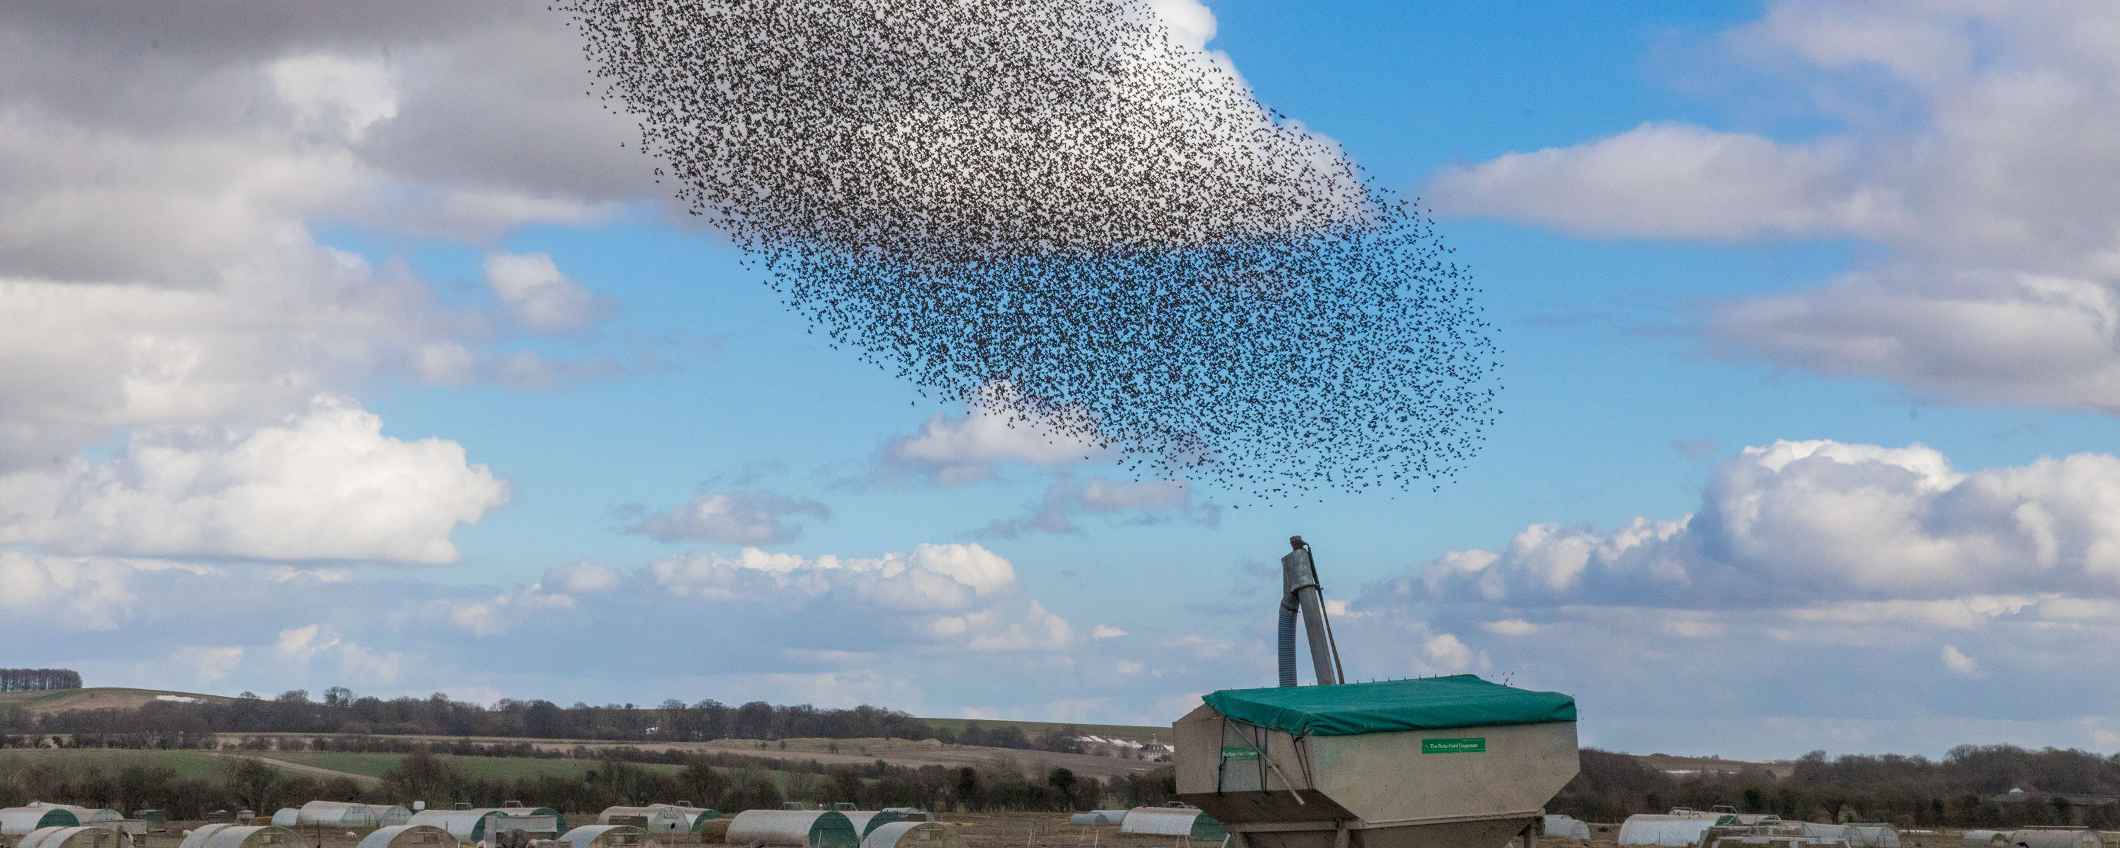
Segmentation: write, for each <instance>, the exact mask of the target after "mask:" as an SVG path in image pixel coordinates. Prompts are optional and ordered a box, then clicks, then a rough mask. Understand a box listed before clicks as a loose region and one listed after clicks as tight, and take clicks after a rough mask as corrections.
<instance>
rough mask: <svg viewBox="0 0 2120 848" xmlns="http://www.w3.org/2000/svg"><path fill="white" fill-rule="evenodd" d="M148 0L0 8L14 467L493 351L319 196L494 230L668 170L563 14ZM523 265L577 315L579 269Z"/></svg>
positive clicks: (493, 366)
mask: <svg viewBox="0 0 2120 848" xmlns="http://www.w3.org/2000/svg"><path fill="white" fill-rule="evenodd" d="M133 11H135V10H132V9H130V8H126V7H125V6H124V4H110V3H104V2H100V0H92V2H87V3H47V2H31V3H17V4H9V5H8V6H7V7H6V8H5V9H0V78H4V79H7V80H8V81H9V85H8V87H7V90H6V92H5V93H4V94H0V314H5V315H7V316H9V332H7V333H5V334H0V408H4V409H7V410H9V415H8V416H6V418H7V420H6V421H5V422H0V468H5V467H14V466H23V465H34V464H40V463H49V462H54V461H59V460H62V459H64V458H66V457H68V456H70V455H71V454H73V453H74V452H76V451H78V450H81V449H83V448H85V447H88V446H91V445H95V444H98V443H100V442H103V441H105V440H107V439H110V438H112V437H113V436H117V435H122V434H124V433H125V432H126V431H127V430H128V429H129V428H134V427H159V426H183V427H190V426H207V427H216V426H251V425H255V424H258V423H262V422H267V421H271V420H273V419H274V418H275V417H277V416H279V415H282V414H285V413H288V412H293V411H298V410H300V409H301V408H302V407H303V406H304V405H305V404H306V403H307V401H308V399H309V398H310V397H311V396H313V395H315V394H317V393H320V392H345V391H351V390H355V389H357V388H358V387H359V385H360V384H361V383H362V382H363V381H365V380H369V379H373V378H375V377H378V376H399V375H408V376H414V377H418V378H420V379H426V380H431V381H434V382H441V383H456V382H463V381H467V380H473V379H494V380H500V379H503V378H504V377H506V376H508V373H509V372H505V371H504V369H502V368H501V367H500V364H499V361H498V359H499V357H498V355H497V353H496V352H495V351H493V350H491V349H489V348H490V345H489V342H490V337H491V335H492V333H491V330H490V327H489V326H488V325H489V324H490V323H491V322H490V320H489V319H488V318H487V317H486V316H485V315H484V314H483V313H482V312H480V311H477V310H471V309H464V308H455V307H448V306H444V305H441V304H438V303H437V301H436V299H435V298H434V296H433V294H432V292H431V290H430V288H429V287H428V286H427V285H426V284H424V283H422V282H420V281H418V280H415V279H410V278H408V277H407V275H406V274H405V273H404V272H403V271H402V270H400V269H397V268H394V267H384V268H375V267H370V266H369V265H368V264H367V263H366V262H364V261H362V260H361V259H360V258H358V257H355V256H353V255H351V254H348V253H345V252H343V251H340V250H335V249H333V248H332V247H331V246H329V245H328V244H325V243H324V242H323V241H322V240H321V239H320V238H319V237H318V235H317V232H316V230H317V227H318V225H319V223H320V222H326V221H328V222H331V223H335V224H337V223H348V222H350V223H354V224H368V225H373V226H378V227H384V228H389V229H394V230H401V231H409V232H412V233H414V234H416V235H422V236H439V237H443V238H479V239H487V238H491V237H492V236H494V235H496V234H498V233H501V232H504V231H506V230H508V229H510V228H512V227H516V226H519V225H522V224H527V223H541V222H542V223H582V222H587V221H592V220H596V219H597V218H598V217H600V216H602V215H604V214H607V213H608V211H609V210H611V209H615V208H616V207H617V205H618V204H619V203H621V202H623V201H624V200H626V199H629V198H638V197H642V196H648V197H655V196H659V193H656V192H652V191H651V190H650V189H651V188H652V183H651V182H650V181H649V180H648V179H647V171H648V166H647V164H646V163H644V162H643V161H641V160H640V158H639V157H638V155H637V153H635V152H634V151H631V150H626V149H623V148H621V147H620V142H621V141H623V140H625V139H626V138H628V137H629V136H630V135H631V129H630V127H629V126H628V122H627V121H625V119H623V118H621V117H618V116H614V115H610V114H608V113H605V112H604V111H603V110H602V109H601V108H599V107H598V105H597V104H596V103H595V102H594V100H593V98H589V97H586V96H584V95H583V91H582V83H583V82H584V81H585V80H584V77H585V74H584V71H583V68H582V66H581V63H580V60H579V56H578V53H577V51H575V50H573V49H572V42H573V35H572V33H570V32H569V31H568V30H567V28H566V27H565V26H564V23H563V22H561V21H559V20H557V19H555V17H554V16H549V15H543V14H533V13H531V10H529V9H526V8H524V7H522V6H520V5H519V4H513V3H506V2H489V1H488V0H470V2H465V3H455V4H441V5H436V4H423V3H403V2H396V0H391V2H390V3H389V4H388V5H387V6H386V7H374V6H371V7H369V9H368V10H367V11H365V12H364V13H363V14H361V15H347V14H345V10H344V8H343V7H342V5H341V4H335V3H330V2H320V1H319V0H298V2H293V3H287V4H281V5H280V6H278V7H276V8H275V9H274V10H273V11H272V12H271V13H269V14H265V15H260V14H256V13H255V12H254V11H252V12H234V11H232V10H216V9H205V8H188V9H186V10H185V12H184V14H182V15H180V16H148V17H142V16H140V15H137V14H133ZM540 11H541V10H540ZM177 18H181V20H178V19H177ZM143 44H145V45H151V49H146V50H145V51H144V52H143V48H142V46H141V45H143ZM502 65H505V66H506V67H508V68H509V73H507V74H499V75H496V74H492V73H487V71H490V69H491V68H493V67H497V66H502ZM467 69H476V70H475V72H467ZM496 151H498V153H497V152H496ZM530 291H531V292H533V293H535V296H527V297H524V298H519V299H518V300H517V301H516V302H515V303H514V304H513V305H519V306H521V307H522V312H521V314H524V315H527V316H529V319H530V320H532V321H537V322H543V323H546V324H551V323H566V322H567V321H570V320H572V319H571V317H570V313H569V312H568V310H567V309H566V308H564V307H566V306H568V305H569V303H570V302H569V300H568V298H567V297H565V296H564V295H565V293H566V292H567V291H570V290H568V289H565V288H564V287H561V288H559V289H557V291H559V292H560V293H561V295H562V296H559V297H554V296H551V294H550V293H551V292H553V291H555V288H554V287H553V286H551V285H544V286H541V287H533V288H532V289H530ZM553 304H557V306H558V307H560V308H549V307H550V306H551V305H553ZM591 312H592V313H593V312H594V310H591ZM544 365H545V367H544V368H543V369H542V371H543V375H542V376H541V379H545V380H546V381H547V382H551V381H552V379H553V377H552V375H554V374H559V373H561V372H568V373H572V372H580V371H583V370H584V368H583V367H582V366H579V365H574V364H569V363H554V362H549V361H547V362H545V363H544ZM518 370H519V369H518ZM588 370H599V369H588Z"/></svg>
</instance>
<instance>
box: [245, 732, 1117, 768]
mask: <svg viewBox="0 0 2120 848" xmlns="http://www.w3.org/2000/svg"><path fill="white" fill-rule="evenodd" d="M333 735H335V734H326V733H222V734H218V738H219V739H220V742H221V744H222V745H224V746H226V747H231V748H233V747H239V746H241V745H242V744H243V742H244V741H245V740H249V739H293V740H305V741H306V740H309V739H315V738H319V737H330V736H333ZM372 738H388V739H402V740H407V741H414V742H419V741H426V742H444V741H448V742H471V743H478V744H491V745H512V744H527V745H530V746H531V747H533V748H535V749H537V750H540V751H553V752H560V753H573V752H575V751H576V750H587V751H590V752H592V753H593V752H595V751H597V750H600V749H606V748H637V749H640V750H643V751H690V752H700V753H718V754H731V755H736V756H744V757H753V758H758V759H777V760H794V761H808V762H815V763H821V764H824V765H864V764H868V763H873V762H875V761H877V760H882V761H884V762H886V763H889V764H891V765H895V766H909V767H916V768H917V767H919V766H930V765H932V766H942V767H944V768H956V767H959V766H1002V765H1013V766H1014V767H1016V768H1018V769H1019V770H1021V771H1022V772H1023V773H1024V774H1026V775H1043V774H1045V773H1046V772H1048V771H1051V770H1052V769H1054V768H1061V767H1065V768H1067V769H1070V770H1072V771H1074V772H1075V773H1076V774H1081V775H1086V776H1091V777H1097V778H1110V777H1124V776H1127V775H1130V774H1137V773H1142V772H1147V771H1152V770H1154V769H1155V768H1156V767H1157V766H1158V765H1159V764H1157V763H1154V762H1150V761H1146V760H1133V759H1122V758H1119V757H1106V756H1099V755H1095V754H1062V753H1056V752H1052V751H1029V750H1018V749H1014V748H989V747H984V746H978V745H947V744H943V743H940V742H934V741H915V740H911V739H877V738H857V739H777V740H773V741H770V742H763V741H760V740H756V739H718V740H715V741H712V742H597V741H584V740H579V739H520V738H506V737H488V736H447V737H442V736H377V737H372ZM264 756H267V757H284V756H286V755H285V754H282V753H278V752H271V753H267V754H265V755H264Z"/></svg>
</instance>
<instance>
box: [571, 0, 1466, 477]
mask: <svg viewBox="0 0 2120 848" xmlns="http://www.w3.org/2000/svg"><path fill="white" fill-rule="evenodd" d="M555 8H557V9H558V10H560V11H563V12H564V13H566V14H567V15H568V17H569V19H570V20H571V21H572V23H573V24H574V26H575V28H576V29H577V30H578V31H579V32H580V33H581V35H582V37H583V38H582V43H583V46H584V52H585V55H586V58H587V59H588V61H589V63H590V64H591V66H592V67H593V69H594V70H595V72H596V74H597V77H598V78H599V80H600V84H601V87H602V89H603V91H601V92H593V91H592V96H601V97H603V98H604V100H605V102H606V105H607V107H608V108H611V109H613V110H614V111H620V112H623V113H625V114H629V115H631V116H632V117H634V118H635V119H637V121H638V123H639V125H640V129H641V142H640V146H641V149H642V150H643V151H644V152H645V153H646V154H648V155H649V156H650V157H652V160H653V162H654V163H655V173H656V176H657V178H658V179H659V180H660V181H662V182H664V183H665V184H667V185H669V186H670V187H671V189H672V191H673V192H674V193H675V195H676V196H677V197H678V198H679V199H680V200H681V201H682V202H684V203H685V204H686V205H687V206H688V207H689V209H690V211H691V212H692V213H693V214H695V215H699V216H703V217H704V218H705V219H707V220H708V221H709V222H710V223H711V224H712V225H713V226H714V227H715V228H717V229H718V230H720V231H721V232H722V233H725V234H726V235H727V236H728V237H729V238H730V239H731V240H733V242H734V243H735V244H736V245H737V246H739V247H740V248H742V249H743V250H744V251H745V252H746V254H747V255H748V256H749V258H750V261H752V262H754V263H755V265H756V267H759V268H762V269H764V270H765V271H766V272H767V277H768V279H769V280H770V281H771V285H773V286H774V287H775V288H776V289H777V290H778V291H779V292H780V294H781V295H782V296H783V298H784V300H785V301H786V303H787V304H788V305H789V306H790V307H791V308H793V309H795V310H797V311H798V312H800V313H801V314H803V315H804V316H806V317H807V318H808V319H809V320H810V322H811V323H812V325H813V327H815V328H816V329H817V330H819V331H822V332H824V333H826V334H827V335H828V336H829V338H830V339H831V340H832V342H833V343H834V344H835V345H839V346H842V347H845V348H850V349H852V350H854V351H857V352H858V353H859V354H860V355H861V356H862V357H863V358H865V359H867V360H869V361H871V362H873V363H875V364H878V365H881V366H883V367H885V368H886V369H890V370H892V371H894V372H895V373H897V374H898V375H899V376H901V377H903V378H905V379H907V380H909V381H910V382H912V383H913V384H915V385H916V386H917V387H919V388H920V390H921V392H922V393H923V394H929V393H934V394H938V395H940V396H943V397H945V398H949V399H955V400H961V401H965V402H967V403H978V404H981V405H984V406H985V407H987V409H988V411H990V412H999V413H1001V414H1004V415H1006V416H1007V417H1008V418H1009V419H1010V420H1011V421H1013V422H1016V423H1019V424H1029V423H1031V422H1036V423H1037V424H1038V425H1039V426H1041V427H1044V428H1046V429H1047V430H1048V431H1055V432H1056V437H1058V438H1066V439H1070V440H1073V441H1074V442H1076V443H1079V444H1082V445H1085V446H1087V447H1088V449H1092V450H1096V451H1098V452H1100V453H1102V452H1109V453H1110V454H1112V455H1116V456H1118V457H1121V458H1122V459H1123V461H1124V462H1125V463H1126V464H1127V465H1129V466H1130V467H1131V469H1132V470H1133V472H1134V473H1135V474H1137V475H1141V476H1153V477H1158V478H1172V479H1181V478H1182V479H1189V480H1193V481H1195V482H1200V483H1206V484H1211V485H1216V486H1219V487H1221V488H1223V489H1225V490H1227V491H1228V492H1230V493H1231V494H1232V495H1236V494H1239V493H1248V494H1249V495H1250V496H1251V497H1253V498H1257V499H1260V500H1278V499H1284V498H1292V497H1298V496H1303V495H1306V494H1313V493H1321V492H1322V491H1324V490H1340V491H1351V492H1362V491H1382V492H1393V493H1395V492H1400V491H1406V490H1409V489H1411V488H1413V487H1416V486H1424V485H1425V486H1436V485H1439V484H1440V483H1441V482H1442V481H1445V480H1447V479H1449V478H1451V477H1452V476H1454V475H1455V474H1457V473H1458V472H1460V471H1461V470H1462V469H1463V467H1464V465H1465V463H1466V462H1467V461H1468V460H1469V459H1470V458H1471V457H1472V456H1473V455H1474V454H1475V453H1476V452H1477V450H1478V448H1479V446H1480V444H1481V442H1482V440H1483V438H1484V433H1485V431H1486V429H1487V428H1488V427H1489V425H1491V423H1492V422H1493V420H1494V418H1495V416H1496V414H1497V412H1496V407H1495V390H1496V386H1495V373H1494V372H1495V369H1496V365H1497V363H1496V357H1497V355H1498V354H1497V349H1496V347H1495V343H1494V339H1493V328H1492V326H1491V325H1490V324H1489V323H1488V322H1487V321H1486V320H1485V318H1484V316H1483V313H1482V310H1481V307H1480V305H1479V302H1478V294H1479V292H1478V290H1477V289H1476V288H1474V287H1473V285H1472V284H1471V282H1470V280H1469V278H1468V276H1467V275H1466V273H1465V272H1464V270H1463V269H1462V268H1460V267H1459V266H1458V265H1456V264H1454V263H1453V262H1452V261H1451V260H1450V257H1449V251H1448V249H1447V248H1446V247H1445V246H1444V245H1443V244H1442V242H1441V241H1440V240H1439V239H1438V238H1437V236H1436V234H1435V232H1434V230H1433V227H1432V224H1431V222H1430V221H1429V219H1428V218H1427V217H1426V216H1425V215H1424V214H1423V213H1422V212H1421V210H1420V209H1419V208H1418V207H1416V206H1415V205H1414V204H1412V203H1411V202H1409V201H1407V200H1405V199H1403V198H1401V197H1399V196H1397V195H1395V194H1394V193H1392V192H1390V191H1388V190H1386V189H1384V188H1382V187H1380V186H1378V185H1376V183H1375V181H1373V180H1371V179H1369V178H1368V177H1366V176H1365V175H1364V174H1363V172H1362V171H1361V170H1360V169H1359V168H1358V167H1356V166H1354V165H1352V164H1350V163H1349V162H1348V161H1347V160H1346V158H1345V157H1344V156H1343V155H1342V154H1341V152H1340V151H1339V149H1338V147H1337V146H1336V145H1334V144H1332V143H1331V142H1329V141H1326V140H1324V139H1321V138H1319V137H1317V136H1315V135H1313V134H1312V133H1310V132H1308V131H1307V130H1306V129H1304V128H1303V127H1302V126H1301V125H1300V124H1297V123H1295V122H1294V121H1292V120H1290V119H1289V118H1287V117H1286V116H1284V115H1281V114H1280V113H1278V112H1276V111H1274V110H1271V109H1268V108H1266V107H1264V106H1262V105H1260V104H1259V103H1258V101H1257V100H1256V99H1255V98H1254V97H1253V95H1252V94H1251V92H1250V90H1249V89H1248V87H1246V85H1245V84H1244V83H1243V81H1242V80H1241V79H1239V78H1238V77H1237V76H1236V75H1235V74H1234V73H1233V71H1232V70H1231V69H1230V68H1229V67H1228V65H1227V63H1226V62H1225V61H1224V60H1222V59H1220V58H1219V57H1217V56H1215V55H1214V54H1211V53H1209V52H1207V51H1205V50H1204V49H1202V48H1201V46H1200V45H1197V44H1190V43H1187V42H1186V41H1185V38H1184V35H1183V34H1182V33H1180V32H1175V31H1173V30H1172V29H1171V27H1170V26H1169V25H1168V24H1167V23H1166V22H1164V21H1163V20H1162V19H1160V18H1159V17H1158V16H1157V15H1156V14H1155V12H1154V10H1153V9H1152V8H1151V7H1150V6H1149V4H1148V3H1147V2H1146V0H562V2H560V4H559V5H558V6H556V7H555ZM1239 500H1241V498H1239Z"/></svg>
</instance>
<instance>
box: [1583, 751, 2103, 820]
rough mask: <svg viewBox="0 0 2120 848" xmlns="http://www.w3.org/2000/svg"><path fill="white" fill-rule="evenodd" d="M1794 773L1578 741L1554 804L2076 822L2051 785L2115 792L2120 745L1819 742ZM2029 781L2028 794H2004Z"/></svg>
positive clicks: (1592, 811) (1593, 815) (1606, 812)
mask: <svg viewBox="0 0 2120 848" xmlns="http://www.w3.org/2000/svg"><path fill="white" fill-rule="evenodd" d="M1785 771H1786V772H1787V774H1785V775H1777V774H1776V773H1775V772H1774V771H1770V770H1768V769H1766V768H1762V767H1758V766H1750V767H1746V768H1742V769H1737V770H1734V771H1727V772H1725V771H1709V772H1707V773H1701V774H1693V775H1674V774H1670V773H1667V772H1664V771H1661V770H1659V769H1656V768H1653V767H1651V766H1649V765H1648V764H1646V763H1644V762H1642V761H1641V760H1640V759H1638V758H1636V757H1633V756H1630V755H1627V754H1618V753H1612V752H1608V751H1600V750H1597V749H1594V748H1586V749H1583V752H1582V770H1581V771H1580V772H1579V773H1577V775H1576V777H1575V779H1574V780H1572V781H1570V782H1569V783H1568V785H1567V787H1566V788H1564V789H1562V790H1561V793H1560V795H1559V796H1557V797H1556V798H1554V800H1553V802H1552V803H1551V804H1549V805H1547V808H1548V809H1549V810H1550V811H1552V812H1555V813H1564V814H1568V815H1573V816H1576V817H1578V818H1582V819H1585V820H1588V821H1600V822H1616V821H1620V820H1622V819H1624V818H1626V817H1627V816H1628V815H1630V814H1632V813H1647V812H1659V813H1660V812H1664V811H1666V810H1668V809H1670V808H1672V807H1691V808H1694V809H1707V808H1709V807H1712V806H1715V805H1718V804H1729V805H1732V806H1735V807H1737V808H1738V809H1739V810H1741V811H1743V812H1748V813H1772V814H1775V815H1779V816H1781V817H1782V818H1785V819H1791V820H1804V821H1821V822H1834V821H1850V820H1854V821H1884V822H1892V823H1895V824H1898V825H1900V826H1902V827H1954V828H2003V827H2020V826H2030V825H2051V824H2071V823H2077V822H2071V820H2070V814H2071V812H2072V810H2071V809H2070V807H2069V806H2068V804H2067V803H2066V802H2062V801H2055V800H2054V796H2056V795H2078V796H2083V795H2090V796H2120V755H2116V756H2110V757H2108V756H2101V755H2099V754H2094V753H2091V752H2088V751H2078V750H2072V749H2058V748H2046V749H2041V750H2031V749H2026V748H2019V747H2015V746H2011V745H1961V746H1959V747H1956V748H1952V749H1951V750H1950V751H1949V752H1948V753H1946V754H1945V755H1944V757H1943V758H1942V759H1940V760H1931V759H1929V758H1927V757H1918V756H1912V757H1910V756H1900V755H1897V754H1885V755H1876V756H1873V755H1847V756H1841V757H1832V758H1829V757H1827V755H1826V754H1825V752H1823V751H1813V752H1811V753H1809V754H1806V755H1804V756H1803V757H1801V758H1799V759H1797V760H1796V761H1795V762H1794V763H1792V764H1789V766H1788V767H1787V768H1786V769H1785ZM2012 789H2022V790H2025V795H2023V796H2021V797H2022V798H2024V800H2022V801H2012V800H2009V797H2010V796H2009V794H2008V793H2009V792H2010V790H2012ZM2083 812H2084V814H2085V818H2084V820H2083V821H2081V822H2080V823H2082V824H2088V825H2090V826H2092V827H2097V828H2114V827H2120V805H2114V804H2103V805H2092V806H2087V807H2085V808H2083Z"/></svg>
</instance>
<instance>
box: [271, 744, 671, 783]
mask: <svg viewBox="0 0 2120 848" xmlns="http://www.w3.org/2000/svg"><path fill="white" fill-rule="evenodd" d="M260 756H261V757H263V758H264V759H267V760H268V761H282V762H291V763H300V764H302V765H308V766H315V767H317V768H322V769H329V770H331V771H335V772H345V773H347V774H357V775H362V776H365V777H378V778H379V777H382V776H383V775H384V774H385V773H387V772H389V771H390V769H391V768H393V767H395V766H396V765H397V764H398V762H399V761H401V760H403V759H404V758H405V755H404V754H390V753H348V752H340V751H296V752H283V751H274V752H271V753H267V754H262V755H260ZM435 759H437V760H441V761H443V762H446V763H448V764H450V765H451V766H454V767H456V768H457V769H459V770H461V771H463V772H464V774H465V775H466V776H469V777H472V778H475V779H481V780H514V779H521V778H530V779H535V778H540V777H558V778H565V779H570V780H578V779H580V778H581V777H582V775H583V774H585V773H587V772H589V771H591V770H593V769H595V768H596V767H597V765H598V764H597V762H596V761H594V760H573V759H544V758H539V757H463V756H456V755H453V754H437V755H435ZM634 765H637V766H639V767H641V768H643V769H646V770H649V771H659V772H665V773H675V772H677V771H678V769H680V768H681V766H674V765H668V764H665V763H634Z"/></svg>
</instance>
